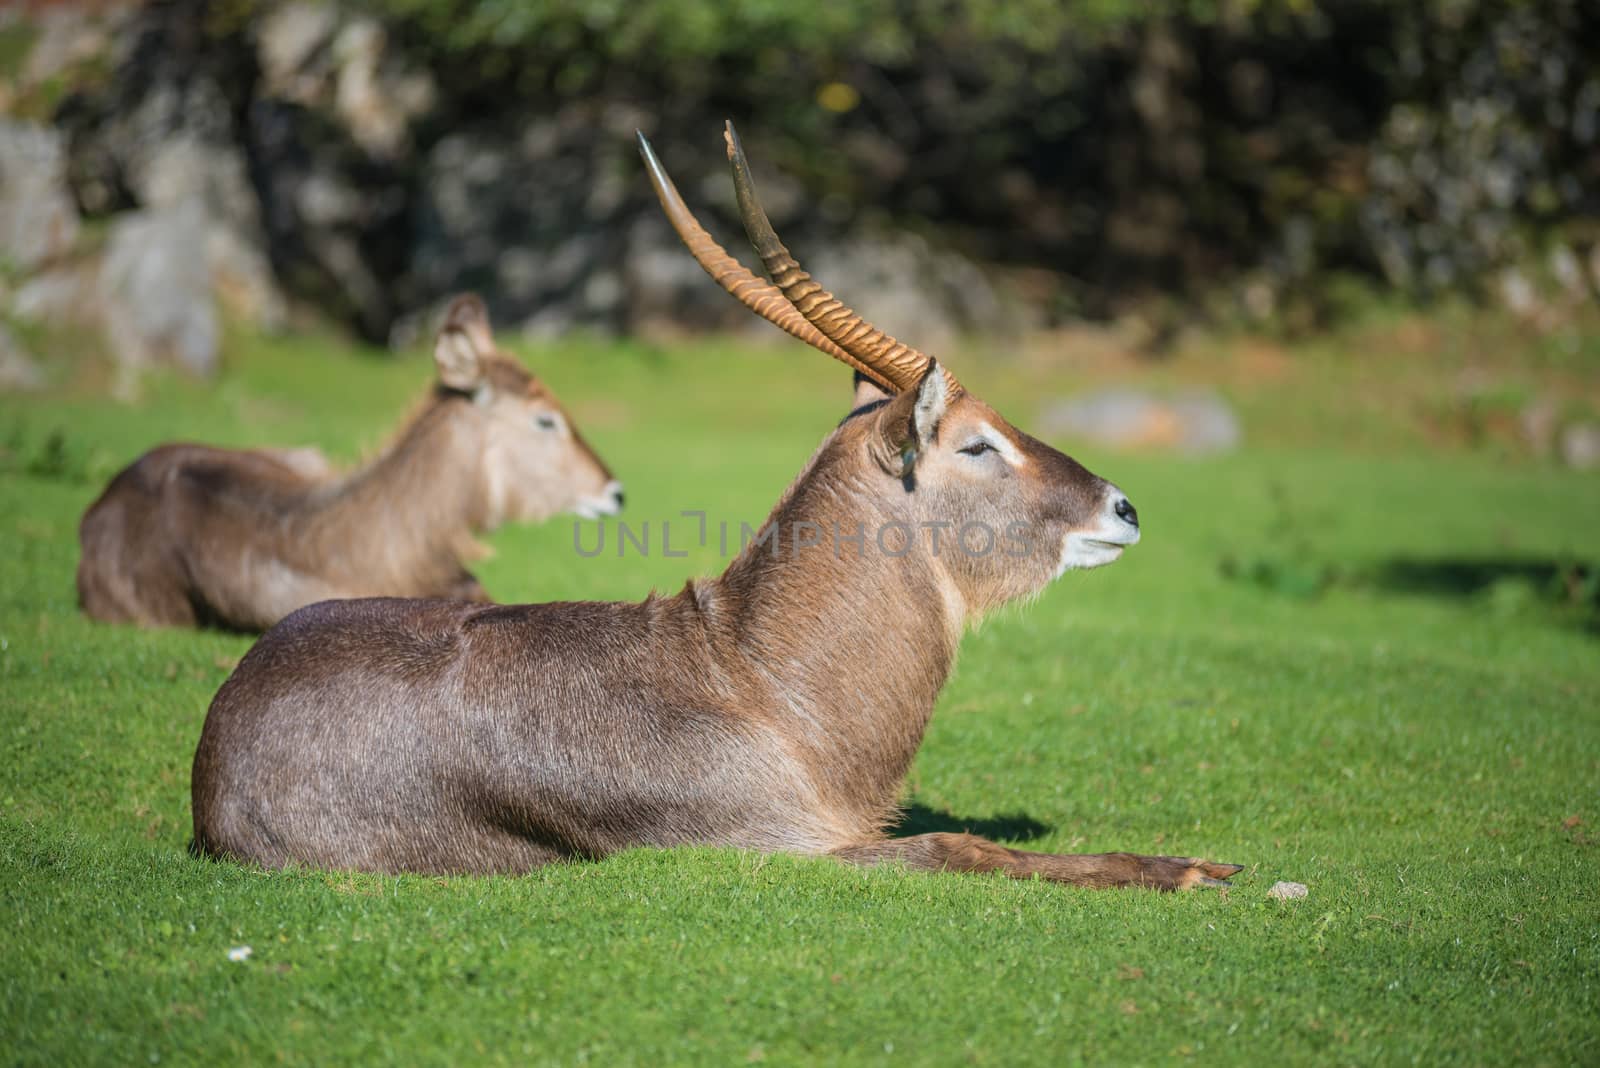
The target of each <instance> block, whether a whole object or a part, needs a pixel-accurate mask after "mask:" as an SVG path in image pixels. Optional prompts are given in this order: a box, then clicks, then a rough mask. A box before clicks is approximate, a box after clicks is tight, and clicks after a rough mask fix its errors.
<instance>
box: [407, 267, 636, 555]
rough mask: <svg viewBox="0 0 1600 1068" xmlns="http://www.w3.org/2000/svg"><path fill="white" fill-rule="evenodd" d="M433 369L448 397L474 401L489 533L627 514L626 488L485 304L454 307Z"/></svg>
mask: <svg viewBox="0 0 1600 1068" xmlns="http://www.w3.org/2000/svg"><path fill="white" fill-rule="evenodd" d="M433 362H434V365H435V367H436V368H437V370H438V373H439V389H440V392H441V393H443V394H444V395H445V396H446V397H447V398H457V399H461V400H463V401H465V402H467V403H466V404H465V405H463V406H462V407H461V409H460V410H461V411H462V412H463V413H465V414H464V416H463V418H464V419H465V420H466V421H468V422H471V423H473V424H475V425H476V426H477V427H478V428H479V430H480V431H481V437H480V438H479V440H481V441H482V443H483V444H482V451H481V465H480V467H479V471H478V477H479V478H480V479H481V482H482V484H481V487H480V493H481V499H482V500H483V501H484V502H485V505H484V510H485V515H484V525H485V526H486V527H489V528H492V527H495V526H498V525H499V524H501V523H504V522H508V521H515V520H540V519H547V518H549V517H550V516H552V515H555V514H557V513H558V512H574V513H576V514H578V515H580V516H583V517H585V518H594V517H596V516H602V515H615V514H616V513H617V512H618V511H620V510H621V508H622V484H621V483H620V482H618V481H617V480H616V479H615V478H613V477H612V476H611V471H610V470H609V469H608V468H607V467H606V465H605V463H604V462H603V461H602V460H601V459H600V457H599V456H597V455H595V452H594V450H593V449H591V448H590V447H589V445H588V443H587V442H585V441H584V440H583V438H582V436H581V435H579V433H578V429H577V427H575V426H574V425H573V424H572V420H571V419H570V418H569V417H568V416H567V413H566V412H565V411H564V410H563V409H562V407H561V404H560V402H559V401H557V400H556V398H555V396H554V395H553V394H552V393H551V392H550V391H549V389H547V388H546V387H545V385H544V383H542V382H540V381H539V379H538V378H536V377H535V376H534V375H533V374H532V373H530V372H529V371H528V370H527V368H525V367H523V366H522V364H521V363H519V362H518V361H517V360H516V359H514V358H513V357H511V356H509V355H507V354H506V353H504V352H502V351H501V350H500V349H499V348H498V347H497V346H496V345H495V343H494V335H493V333H492V332H491V330H490V328H489V313H488V311H487V309H485V307H484V304H483V301H482V300H480V299H479V298H478V297H476V296H473V295H471V294H466V295H463V296H459V297H457V298H456V299H455V300H454V301H452V302H451V304H450V308H449V310H448V311H447V312H446V313H445V319H444V325H443V326H442V327H440V329H439V335H438V338H437V340H436V341H435V343H434V348H433Z"/></svg>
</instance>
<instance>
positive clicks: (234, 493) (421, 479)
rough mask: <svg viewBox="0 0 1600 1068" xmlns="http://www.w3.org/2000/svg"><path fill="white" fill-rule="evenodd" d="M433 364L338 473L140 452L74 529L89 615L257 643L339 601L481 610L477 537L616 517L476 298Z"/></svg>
mask: <svg viewBox="0 0 1600 1068" xmlns="http://www.w3.org/2000/svg"><path fill="white" fill-rule="evenodd" d="M433 358H434V364H435V366H436V369H437V372H438V380H437V381H436V382H435V384H434V386H433V388H432V390H431V391H430V392H429V394H428V396H427V399H426V400H425V401H424V403H423V405H422V407H421V409H420V410H419V411H418V412H417V414H416V415H415V416H414V417H413V418H412V419H411V420H410V421H409V422H408V423H407V424H406V425H405V427H404V429H402V430H401V432H400V434H399V436H398V438H397V439H396V440H395V442H394V444H393V445H391V446H390V447H389V448H388V449H387V450H386V451H385V452H383V453H382V454H381V455H380V456H378V457H377V458H376V459H374V460H373V461H372V462H370V463H368V464H366V465H365V466H363V467H361V468H359V469H358V470H355V471H352V472H350V473H349V474H346V475H343V476H340V475H339V474H338V473H337V472H336V471H335V470H334V469H333V467H332V465H331V464H329V463H328V461H327V460H326V459H325V458H324V457H323V456H322V454H321V453H320V452H317V451H316V450H315V449H298V450H279V451H271V450H244V451H241V450H233V449H217V448H210V447H208V446H204V445H187V444H183V445H162V446H159V447H157V448H155V449H152V450H150V451H149V452H147V453H145V454H144V455H143V456H141V457H140V458H139V459H138V460H136V461H134V462H133V463H132V464H131V465H129V466H128V467H127V468H125V469H124V470H123V471H122V472H121V473H120V474H118V475H117V476H116V478H114V479H112V481H111V484H110V485H109V486H108V487H107V488H106V490H105V492H104V493H102V494H101V495H100V498H99V499H98V500H97V501H95V502H94V504H93V505H91V506H90V507H89V510H88V511H87V512H86V513H85V514H84V517H83V522H82V523H81V524H80V526H79V529H78V538H79V542H80V543H81V546H82V557H81V559H80V560H79V563H78V599H79V602H80V604H81V605H82V606H83V610H84V611H85V612H86V613H88V614H89V615H90V616H93V617H94V618H96V619H103V620H110V621H117V622H133V623H140V624H144V625H146V626H195V625H205V624H214V625H219V626H224V627H231V628H236V629H241V630H260V629H264V628H266V627H269V626H271V625H272V624H273V623H276V622H277V621H278V620H279V619H281V618H283V617H284V616H286V615H288V614H289V613H290V612H292V611H294V610H295V609H296V608H299V607H301V606H302V605H307V604H311V603H313V602H315V601H323V600H327V599H329V598H334V597H373V596H380V595H395V596H412V597H455V598H461V599H464V600H468V601H487V600H488V599H489V598H488V596H487V595H486V594H485V593H484V590H483V587H482V586H480V585H479V584H478V582H477V580H476V579H474V578H473V577H472V575H471V573H469V572H468V571H467V570H466V568H465V567H463V566H462V563H461V557H462V556H463V555H464V554H466V553H468V552H471V551H473V550H474V549H475V543H474V542H473V539H472V535H473V534H474V533H475V532H479V531H485V530H490V529H493V528H494V527H495V526H497V525H499V524H500V523H502V522H505V521H508V520H534V519H543V518H546V517H548V516H551V515H554V514H556V513H558V512H562V511H574V512H577V513H579V514H580V515H587V516H598V515H610V514H614V513H615V512H616V511H617V510H618V509H619V508H620V507H621V505H622V487H621V486H620V484H618V483H617V481H616V480H615V479H614V478H612V476H611V472H610V471H609V470H608V469H607V468H606V465H605V464H604V463H603V462H602V461H601V460H600V458H599V457H598V456H597V455H595V452H594V450H593V449H591V448H590V447H589V446H588V445H587V444H586V443H585V442H584V440H583V438H582V437H581V436H580V435H579V434H578V431H577V428H576V427H575V426H573V424H572V422H571V420H570V419H568V417H567V415H566V413H565V412H564V411H563V410H562V408H561V405H560V403H559V402H557V400H556V398H555V397H554V396H552V395H551V393H550V391H549V390H548V389H546V388H545V387H544V386H543V384H541V383H540V381H539V380H538V379H537V378H535V377H534V376H533V375H532V374H530V373H529V372H528V371H527V370H526V369H524V368H523V366H522V365H521V364H520V363H518V362H517V361H516V360H515V359H513V358H512V357H510V356H508V355H506V354H505V353H503V352H502V351H500V350H499V349H498V348H497V347H496V346H495V343H494V338H493V335H492V334H491V332H490V328H489V316H488V312H487V311H486V309H485V308H484V304H483V301H481V300H479V299H478V298H477V297H476V296H472V295H466V296H461V297H457V298H456V299H455V301H454V302H453V303H452V304H451V305H450V308H449V310H448V312H447V313H446V316H445V320H444V324H443V326H442V327H441V329H440V331H439V334H438V337H437V340H436V342H435V345H434V352H433Z"/></svg>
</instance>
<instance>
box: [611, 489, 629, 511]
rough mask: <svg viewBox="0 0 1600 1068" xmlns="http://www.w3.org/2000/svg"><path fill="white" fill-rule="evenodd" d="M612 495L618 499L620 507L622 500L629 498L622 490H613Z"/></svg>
mask: <svg viewBox="0 0 1600 1068" xmlns="http://www.w3.org/2000/svg"><path fill="white" fill-rule="evenodd" d="M611 496H612V498H613V499H614V500H616V502H617V507H618V508H621V507H622V502H623V501H624V500H626V499H627V497H626V495H625V494H623V492H622V491H621V490H612V491H611Z"/></svg>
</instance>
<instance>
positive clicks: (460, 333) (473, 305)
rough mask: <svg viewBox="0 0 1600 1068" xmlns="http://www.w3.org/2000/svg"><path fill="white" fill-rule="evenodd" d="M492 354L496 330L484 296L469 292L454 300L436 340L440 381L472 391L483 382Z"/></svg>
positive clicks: (436, 361)
mask: <svg viewBox="0 0 1600 1068" xmlns="http://www.w3.org/2000/svg"><path fill="white" fill-rule="evenodd" d="M493 354H494V334H493V333H492V332H491V331H490V329H489V310H488V309H487V308H485V307H484V304H483V301H482V299H480V298H479V297H478V296H477V295H476V294H473V293H466V294H463V295H462V296H459V297H457V298H456V299H455V300H453V301H451V302H450V308H449V310H448V311H446V312H445V316H444V325H443V326H441V327H440V328H439V336H438V338H437V339H436V340H435V341H434V343H433V364H434V366H435V367H436V368H438V371H439V381H440V382H441V383H443V384H444V385H445V386H448V387H449V388H450V389H458V390H461V391H462V392H463V393H471V392H472V391H473V390H475V389H477V388H478V387H479V386H481V385H482V384H483V381H484V367H485V365H486V364H487V363H488V362H489V357H490V356H492V355H493Z"/></svg>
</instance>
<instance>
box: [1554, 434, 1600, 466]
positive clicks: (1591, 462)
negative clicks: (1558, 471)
mask: <svg viewBox="0 0 1600 1068" xmlns="http://www.w3.org/2000/svg"><path fill="white" fill-rule="evenodd" d="M1560 447H1561V461H1562V463H1564V464H1566V465H1567V466H1568V467H1571V468H1574V469H1575V470H1578V471H1593V470H1594V469H1595V468H1597V467H1600V423H1594V422H1588V423H1573V424H1572V425H1570V426H1568V427H1567V428H1566V429H1564V430H1562V431H1561V445H1560Z"/></svg>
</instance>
